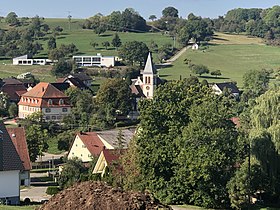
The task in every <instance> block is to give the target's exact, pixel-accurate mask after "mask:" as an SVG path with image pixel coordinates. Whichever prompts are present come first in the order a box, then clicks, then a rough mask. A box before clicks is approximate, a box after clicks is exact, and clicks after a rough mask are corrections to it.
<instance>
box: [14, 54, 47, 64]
mask: <svg viewBox="0 0 280 210" xmlns="http://www.w3.org/2000/svg"><path fill="white" fill-rule="evenodd" d="M51 63H52V60H49V59H44V58H35V59H33V58H32V57H31V56H29V55H23V56H19V57H16V58H13V65H47V64H51Z"/></svg>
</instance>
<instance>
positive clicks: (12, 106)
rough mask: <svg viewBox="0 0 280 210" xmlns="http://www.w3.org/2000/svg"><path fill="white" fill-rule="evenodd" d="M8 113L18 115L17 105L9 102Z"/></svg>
mask: <svg viewBox="0 0 280 210" xmlns="http://www.w3.org/2000/svg"><path fill="white" fill-rule="evenodd" d="M8 112H9V115H10V117H16V116H18V107H17V105H16V104H15V103H11V104H10V106H9V110H8Z"/></svg>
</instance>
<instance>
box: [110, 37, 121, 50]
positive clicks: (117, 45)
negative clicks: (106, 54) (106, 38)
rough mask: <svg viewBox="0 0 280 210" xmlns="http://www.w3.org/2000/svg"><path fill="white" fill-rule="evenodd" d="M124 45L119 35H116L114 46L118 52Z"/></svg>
mask: <svg viewBox="0 0 280 210" xmlns="http://www.w3.org/2000/svg"><path fill="white" fill-rule="evenodd" d="M121 45H122V41H121V39H120V37H119V35H118V34H117V33H115V35H114V37H113V39H112V46H113V47H115V48H116V49H117V50H118V48H119V47H120V46H121Z"/></svg>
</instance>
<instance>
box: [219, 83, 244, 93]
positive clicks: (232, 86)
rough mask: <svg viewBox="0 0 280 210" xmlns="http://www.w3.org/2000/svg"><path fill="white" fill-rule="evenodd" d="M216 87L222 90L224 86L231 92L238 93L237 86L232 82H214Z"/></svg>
mask: <svg viewBox="0 0 280 210" xmlns="http://www.w3.org/2000/svg"><path fill="white" fill-rule="evenodd" d="M215 84H216V85H217V86H218V88H219V89H220V90H221V91H223V90H224V89H225V88H227V89H229V90H230V91H231V93H240V91H239V89H238V88H237V86H236V85H235V84H234V83H232V82H223V83H215Z"/></svg>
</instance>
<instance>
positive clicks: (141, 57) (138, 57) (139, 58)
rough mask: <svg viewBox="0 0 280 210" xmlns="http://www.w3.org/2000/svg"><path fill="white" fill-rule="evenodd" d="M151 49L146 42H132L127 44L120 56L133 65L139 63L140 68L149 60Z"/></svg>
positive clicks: (121, 49) (121, 50) (122, 48)
mask: <svg viewBox="0 0 280 210" xmlns="http://www.w3.org/2000/svg"><path fill="white" fill-rule="evenodd" d="M148 52H149V48H148V47H147V45H146V44H145V43H144V42H138V41H132V42H126V43H125V44H124V45H123V46H122V47H121V48H120V51H119V55H120V57H121V58H122V59H124V60H125V61H127V62H128V63H129V64H131V65H133V64H134V63H135V62H139V63H140V66H141V65H142V64H143V63H144V61H145V59H146V58H147V55H148Z"/></svg>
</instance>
